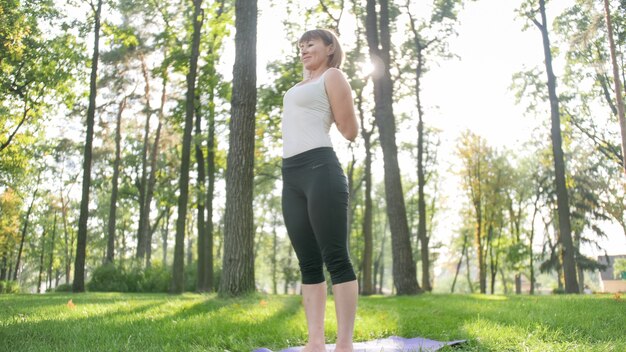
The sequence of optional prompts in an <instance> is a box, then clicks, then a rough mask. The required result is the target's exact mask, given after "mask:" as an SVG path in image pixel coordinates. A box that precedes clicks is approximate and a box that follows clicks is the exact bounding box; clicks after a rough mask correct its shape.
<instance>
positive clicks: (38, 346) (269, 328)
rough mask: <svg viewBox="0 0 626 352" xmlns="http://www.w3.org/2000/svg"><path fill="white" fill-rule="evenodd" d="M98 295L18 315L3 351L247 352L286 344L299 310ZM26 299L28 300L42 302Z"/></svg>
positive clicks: (274, 304) (1, 340)
mask: <svg viewBox="0 0 626 352" xmlns="http://www.w3.org/2000/svg"><path fill="white" fill-rule="evenodd" d="M96 296H97V297H90V296H89V295H86V296H83V297H82V298H84V299H82V298H80V295H79V296H75V295H62V296H57V297H52V299H48V297H46V301H48V302H46V303H41V304H39V305H35V307H34V308H32V309H29V310H28V311H29V312H28V313H18V314H17V315H13V316H16V317H17V318H15V319H11V320H10V321H7V322H5V323H3V324H2V329H0V350H3V351H4V350H6V351H10V350H15V351H23V350H24V351H26V350H28V351H100V350H102V351H111V350H116V351H142V350H144V351H150V350H159V351H182V350H184V351H190V350H203V351H224V350H230V351H245V350H251V349H252V348H253V347H256V346H261V345H267V346H269V345H271V344H281V343H284V341H285V340H284V339H282V340H281V341H282V342H281V341H278V340H277V337H279V336H281V333H280V332H281V331H288V330H289V328H290V327H289V321H290V318H291V317H292V316H293V315H295V314H296V313H297V312H298V311H299V310H300V308H301V305H300V300H299V299H296V298H295V297H294V298H289V297H288V298H281V299H276V300H272V299H268V301H269V303H268V301H264V300H263V301H260V300H259V298H258V297H247V298H242V299H219V298H216V297H215V296H212V295H209V296H197V295H196V296H191V297H185V296H166V295H156V296H155V295H148V296H145V297H144V296H142V295H132V296H129V295H120V296H116V295H111V296H107V295H105V297H101V296H100V295H99V294H98V295H96ZM77 297H79V298H78V299H77ZM22 298H23V297H19V299H20V300H21V302H24V303H27V302H31V303H35V301H36V300H33V299H31V298H30V297H29V298H27V299H25V300H23V299H22ZM40 298H41V296H40ZM70 298H71V299H73V300H74V302H77V304H76V307H75V308H74V309H72V310H71V312H70V308H68V307H66V306H65V305H66V302H67V299H70ZM125 299H126V300H130V301H131V303H129V304H125V303H124V300H125ZM137 301H138V302H139V303H138V304H139V306H137V304H136V303H137ZM0 303H1V302H0ZM17 309H18V310H19V308H17ZM54 310H58V311H59V314H54V312H53V311H54ZM50 312H52V314H51V315H49V313H50ZM1 316H2V315H0V317H1Z"/></svg>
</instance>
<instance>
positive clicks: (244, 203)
mask: <svg viewBox="0 0 626 352" xmlns="http://www.w3.org/2000/svg"><path fill="white" fill-rule="evenodd" d="M235 28H236V34H235V64H234V67H233V93H232V99H231V120H230V138H229V150H228V158H227V163H228V168H227V169H226V210H225V214H224V257H223V261H222V263H223V266H222V276H221V281H220V287H219V293H220V295H221V296H237V295H241V294H245V293H248V292H252V291H254V290H255V287H254V256H253V252H254V225H253V221H254V213H253V209H252V201H253V188H254V184H253V179H254V134H255V113H256V96H257V94H256V43H257V33H256V32H257V1H256V0H237V1H236V4H235Z"/></svg>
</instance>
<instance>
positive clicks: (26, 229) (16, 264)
mask: <svg viewBox="0 0 626 352" xmlns="http://www.w3.org/2000/svg"><path fill="white" fill-rule="evenodd" d="M40 176H41V173H39V176H37V188H35V192H34V193H33V199H32V200H31V201H30V205H29V206H28V210H27V211H26V217H25V218H24V226H23V227H22V236H21V238H20V248H19V249H18V251H17V260H16V261H15V272H14V273H13V280H14V281H17V274H18V273H19V269H20V264H21V263H20V262H21V259H22V251H23V250H24V241H25V239H26V232H27V231H28V221H29V219H30V213H31V212H32V211H33V206H34V205H35V198H37V192H38V191H39V180H40Z"/></svg>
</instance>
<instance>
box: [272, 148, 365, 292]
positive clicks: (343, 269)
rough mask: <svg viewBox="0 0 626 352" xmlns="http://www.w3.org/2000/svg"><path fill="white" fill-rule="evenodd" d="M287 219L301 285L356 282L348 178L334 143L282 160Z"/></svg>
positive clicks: (284, 207)
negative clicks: (326, 275)
mask: <svg viewBox="0 0 626 352" xmlns="http://www.w3.org/2000/svg"><path fill="white" fill-rule="evenodd" d="M282 174H283V197H282V206H283V217H284V219H285V226H286V227H287V232H288V234H289V238H290V239H291V244H292V245H293V248H294V250H295V252H296V255H297V256H298V261H299V263H300V271H301V273H302V283H303V284H318V283H321V282H324V281H325V278H324V264H326V268H327V269H328V272H329V273H330V276H331V281H332V283H333V285H336V284H340V283H342V282H348V281H353V280H356V275H355V274H354V269H353V268H352V263H351V262H350V256H349V253H348V198H349V194H348V193H349V192H348V182H347V179H346V176H345V175H344V173H343V169H342V168H341V164H340V163H339V160H337V156H336V155H335V152H334V151H333V149H332V148H331V147H322V148H316V149H312V150H308V151H306V152H303V153H300V154H298V155H295V156H292V157H289V158H285V159H283V167H282Z"/></svg>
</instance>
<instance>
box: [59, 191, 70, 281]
mask: <svg viewBox="0 0 626 352" xmlns="http://www.w3.org/2000/svg"><path fill="white" fill-rule="evenodd" d="M68 202H69V200H68ZM61 216H62V217H63V240H64V242H65V283H66V284H69V283H70V271H71V263H72V250H71V247H72V246H73V243H71V242H72V241H71V240H70V234H69V229H68V227H67V203H66V201H65V200H64V197H63V192H61Z"/></svg>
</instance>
